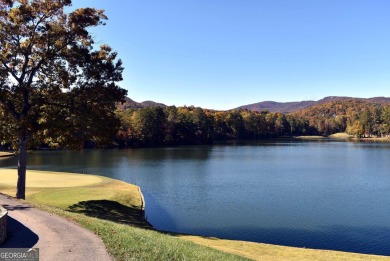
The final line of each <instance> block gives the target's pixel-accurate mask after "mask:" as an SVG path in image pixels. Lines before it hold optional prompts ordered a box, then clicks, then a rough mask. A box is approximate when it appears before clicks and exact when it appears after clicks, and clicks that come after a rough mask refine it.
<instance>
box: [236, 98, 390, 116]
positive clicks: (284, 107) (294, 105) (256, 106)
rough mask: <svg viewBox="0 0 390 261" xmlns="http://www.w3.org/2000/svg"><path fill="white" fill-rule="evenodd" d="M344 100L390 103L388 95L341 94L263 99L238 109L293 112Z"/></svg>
mask: <svg viewBox="0 0 390 261" xmlns="http://www.w3.org/2000/svg"><path fill="white" fill-rule="evenodd" d="M344 100H356V101H366V102H371V103H380V104H383V103H390V98H386V97H374V98H367V99H366V98H353V97H341V96H328V97H325V98H323V99H321V100H318V101H300V102H274V101H263V102H258V103H253V104H248V105H243V106H240V107H238V108H236V109H243V110H244V109H247V110H251V111H270V112H281V113H291V112H296V111H300V110H303V109H306V108H309V107H312V106H316V105H320V104H324V103H328V102H334V101H344Z"/></svg>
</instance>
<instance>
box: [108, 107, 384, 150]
mask: <svg viewBox="0 0 390 261" xmlns="http://www.w3.org/2000/svg"><path fill="white" fill-rule="evenodd" d="M345 108H346V111H348V113H345V114H342V113H340V111H332V110H328V112H327V113H326V114H325V113H323V114H313V115H312V116H310V115H307V113H305V112H303V113H302V112H301V113H293V114H283V113H278V112H269V111H262V112H256V111H249V110H233V111H214V110H207V109H202V108H199V107H193V106H191V107H175V106H169V107H148V108H141V109H127V110H124V111H119V110H118V111H117V116H118V117H119V119H120V122H121V127H120V129H119V131H118V134H117V135H116V137H115V142H116V143H117V145H118V146H119V147H148V146H165V145H185V144H209V143H212V142H213V141H223V140H229V139H264V138H274V137H283V136H298V135H330V134H334V133H337V132H347V133H348V134H351V135H355V136H357V137H380V136H388V135H389V133H390V106H380V105H376V106H367V104H365V106H363V105H362V106H361V107H359V106H358V107H354V108H352V107H348V106H346V107H345ZM308 111H310V112H311V113H313V112H315V109H313V110H311V109H308V110H307V112H308Z"/></svg>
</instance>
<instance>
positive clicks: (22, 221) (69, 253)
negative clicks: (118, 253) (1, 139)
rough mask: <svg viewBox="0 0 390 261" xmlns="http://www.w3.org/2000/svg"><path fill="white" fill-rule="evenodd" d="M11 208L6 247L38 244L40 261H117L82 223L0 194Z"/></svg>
mask: <svg viewBox="0 0 390 261" xmlns="http://www.w3.org/2000/svg"><path fill="white" fill-rule="evenodd" d="M0 205H2V206H3V207H4V208H5V209H7V210H8V219H7V222H8V237H7V240H6V241H5V242H4V244H3V245H0V247H1V248H3V247H20V248H30V247H38V248H39V254H40V260H67V261H71V260H82V261H88V260H91V261H92V260H93V261H100V260H102V261H104V260H113V258H112V257H111V256H110V255H109V254H108V253H107V250H106V247H105V246H104V244H103V241H102V240H101V239H100V238H99V237H98V236H96V235H95V234H93V233H92V232H90V231H88V230H86V229H84V228H82V227H80V226H79V225H77V224H75V223H73V222H71V221H69V220H66V219H64V218H62V217H59V216H57V215H54V214H50V213H47V212H44V211H41V210H38V209H36V208H34V207H31V206H28V205H25V204H22V203H21V202H19V201H18V200H16V199H14V198H12V197H8V196H5V195H1V194H0Z"/></svg>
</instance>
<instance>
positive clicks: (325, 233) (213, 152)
mask: <svg viewBox="0 0 390 261" xmlns="http://www.w3.org/2000/svg"><path fill="white" fill-rule="evenodd" d="M15 164H16V161H15V159H1V160H0V167H14V166H15ZM29 168H31V169H41V170H55V171H68V172H78V173H83V172H84V173H92V174H99V175H104V176H108V177H112V178H115V179H120V180H123V181H126V182H130V183H134V184H137V185H139V186H141V188H142V191H143V193H144V195H145V199H146V216H147V218H148V221H149V222H150V223H151V224H152V225H153V226H154V227H156V228H157V229H160V230H166V231H173V232H180V233H189V234H198V235H205V236H214V237H221V238H228V239H238V240H248V241H256V242H264V243H271V244H280V245H289V246H298V247H307V248H321V249H333V250H343V251H351V252H360V253H371V254H382V255H390V144H389V143H355V142H336V141H301V142H299V141H272V142H257V143H242V144H230V145H214V146H189V147H176V148H158V149H131V150H130V149H129V150H90V151H82V152H68V151H65V152H59V151H58V152H57V151H55V152H52V151H46V152H35V153H34V154H32V155H30V157H29ZM0 173H1V171H0Z"/></svg>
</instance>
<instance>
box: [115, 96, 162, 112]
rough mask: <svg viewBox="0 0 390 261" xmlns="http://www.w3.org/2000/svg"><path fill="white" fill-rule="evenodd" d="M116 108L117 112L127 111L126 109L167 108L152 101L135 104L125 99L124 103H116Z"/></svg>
mask: <svg viewBox="0 0 390 261" xmlns="http://www.w3.org/2000/svg"><path fill="white" fill-rule="evenodd" d="M116 107H117V109H118V110H127V109H141V108H147V107H167V106H166V105H165V104H162V103H158V102H154V101H143V102H136V101H134V100H132V99H130V98H128V97H126V98H125V102H124V103H118V104H117V105H116Z"/></svg>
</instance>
